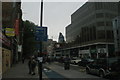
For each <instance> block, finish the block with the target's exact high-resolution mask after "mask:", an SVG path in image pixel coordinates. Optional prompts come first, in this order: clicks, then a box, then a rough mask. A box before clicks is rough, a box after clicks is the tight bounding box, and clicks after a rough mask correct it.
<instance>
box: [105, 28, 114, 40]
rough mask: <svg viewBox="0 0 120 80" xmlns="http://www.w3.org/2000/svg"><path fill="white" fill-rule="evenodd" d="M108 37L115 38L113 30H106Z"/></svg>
mask: <svg viewBox="0 0 120 80" xmlns="http://www.w3.org/2000/svg"><path fill="white" fill-rule="evenodd" d="M106 35H107V39H113V32H112V31H111V30H107V31H106Z"/></svg>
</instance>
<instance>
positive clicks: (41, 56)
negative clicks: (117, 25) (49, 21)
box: [38, 0, 43, 80]
mask: <svg viewBox="0 0 120 80" xmlns="http://www.w3.org/2000/svg"><path fill="white" fill-rule="evenodd" d="M42 18H43V0H41V16H40V26H41V27H42ZM39 44H40V53H38V57H39V58H40V59H41V61H40V60H39V61H38V72H39V80H42V61H43V54H42V41H40V43H39Z"/></svg>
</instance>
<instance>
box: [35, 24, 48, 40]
mask: <svg viewBox="0 0 120 80" xmlns="http://www.w3.org/2000/svg"><path fill="white" fill-rule="evenodd" d="M47 38H48V36H47V27H40V26H37V27H36V31H35V39H36V41H47Z"/></svg>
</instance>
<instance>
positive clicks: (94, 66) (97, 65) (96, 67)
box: [86, 58, 120, 77]
mask: <svg viewBox="0 0 120 80" xmlns="http://www.w3.org/2000/svg"><path fill="white" fill-rule="evenodd" d="M117 60H118V58H102V59H96V60H94V61H93V62H92V63H90V64H88V65H87V66H86V73H93V74H97V75H99V76H100V77H106V76H109V75H111V76H112V75H113V74H115V72H116V70H115V69H116V68H118V67H120V66H116V65H113V64H115V63H116V62H118V61H117Z"/></svg>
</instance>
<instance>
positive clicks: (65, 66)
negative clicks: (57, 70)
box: [64, 56, 70, 70]
mask: <svg viewBox="0 0 120 80" xmlns="http://www.w3.org/2000/svg"><path fill="white" fill-rule="evenodd" d="M64 69H65V70H69V69H70V58H69V56H66V57H65V58H64Z"/></svg>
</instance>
